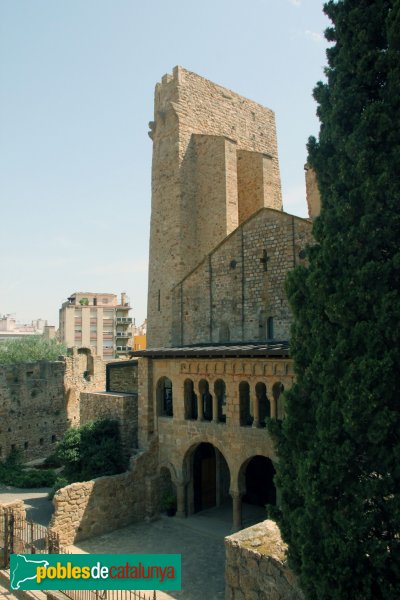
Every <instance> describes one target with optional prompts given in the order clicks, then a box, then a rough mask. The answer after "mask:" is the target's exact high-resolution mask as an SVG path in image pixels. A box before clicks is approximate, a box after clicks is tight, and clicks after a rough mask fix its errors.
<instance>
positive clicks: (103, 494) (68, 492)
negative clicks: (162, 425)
mask: <svg viewBox="0 0 400 600" xmlns="http://www.w3.org/2000/svg"><path fill="white" fill-rule="evenodd" d="M156 473H157V448H156V446H154V445H153V446H151V447H150V448H149V450H147V451H145V452H141V453H139V454H137V455H136V456H134V457H132V458H131V464H130V469H129V471H127V472H125V473H121V474H120V475H113V476H111V477H99V478H98V479H94V480H92V481H87V482H81V483H73V484H71V485H68V486H66V487H64V488H62V489H61V490H59V491H58V492H57V493H56V494H55V496H54V500H53V502H54V506H55V511H54V515H53V517H52V520H51V523H50V531H51V532H52V533H56V534H58V535H59V539H60V543H61V544H62V545H69V544H72V543H74V542H77V541H79V540H84V539H87V538H89V537H92V536H94V535H100V534H102V533H106V532H107V531H112V530H114V529H119V528H121V527H124V526H125V525H129V524H130V523H135V522H138V521H143V519H152V518H153V517H154V516H155V514H156V512H157V508H158V503H157V483H158V477H157V476H156Z"/></svg>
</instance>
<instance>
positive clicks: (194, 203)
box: [134, 67, 312, 529]
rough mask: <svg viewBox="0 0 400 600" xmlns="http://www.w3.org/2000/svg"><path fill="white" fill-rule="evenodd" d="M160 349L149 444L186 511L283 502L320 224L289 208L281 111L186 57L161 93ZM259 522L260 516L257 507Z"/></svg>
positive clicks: (143, 405) (142, 436) (157, 150)
mask: <svg viewBox="0 0 400 600" xmlns="http://www.w3.org/2000/svg"><path fill="white" fill-rule="evenodd" d="M150 129H151V131H150V137H151V138H152V140H153V173H152V214H151V232H150V266H149V295H148V332H147V349H146V350H145V351H142V352H136V353H134V356H135V357H138V358H139V361H138V385H139V390H138V397H139V414H138V419H139V447H140V448H142V449H146V448H149V447H150V446H152V447H154V443H156V444H157V446H158V463H159V470H158V474H159V485H160V486H161V491H160V495H162V494H163V493H168V492H169V491H171V490H175V491H176V495H177V504H178V513H177V514H178V516H186V515H190V514H192V513H194V512H197V511H200V510H204V509H206V508H210V507H213V506H220V505H224V504H226V505H227V506H229V505H232V510H233V515H232V519H233V525H234V528H235V529H238V528H240V527H241V526H242V523H243V515H244V517H245V519H246V514H249V515H250V514H251V510H250V509H251V508H252V507H254V506H257V505H258V506H260V507H262V512H261V513H260V517H261V518H263V515H264V514H265V512H264V508H263V507H264V505H265V504H267V503H272V504H274V503H275V502H276V498H277V490H276V489H275V486H274V483H273V476H274V472H275V469H274V462H275V461H276V456H275V452H274V448H273V444H272V440H271V438H270V436H269V434H268V432H267V429H266V419H268V418H281V417H282V416H283V413H284V406H283V404H282V391H283V390H284V389H288V388H290V386H291V385H292V383H293V379H294V373H293V367H292V363H291V360H290V358H289V344H288V342H289V336H290V324H291V313H290V309H289V306H288V302H287V299H286V295H285V289H284V282H285V278H286V274H287V272H288V271H289V270H290V269H292V268H293V267H295V266H296V265H298V264H301V263H303V262H304V260H305V257H306V253H305V246H306V245H307V243H309V242H310V241H311V239H312V237H311V221H310V220H308V219H301V218H299V217H295V216H292V215H289V214H287V213H285V212H283V210H282V200H281V186H280V177H279V163H278V154H277V143H276V132H275V118H274V113H273V112H272V111H271V110H269V109H267V108H264V107H262V106H260V105H259V104H256V103H255V102H252V101H250V100H247V99H245V98H243V97H241V96H239V95H237V94H235V93H233V92H231V91H230V90H227V89H224V88H222V87H220V86H218V85H215V84H214V83H212V82H210V81H207V80H206V79H203V78H202V77H199V76H198V75H196V74H194V73H190V72H188V71H186V70H185V69H182V68H181V67H175V69H174V70H173V74H172V75H165V76H164V77H163V79H162V82H161V83H159V84H157V86H156V92H155V111H154V121H153V122H151V123H150ZM250 518H251V517H250Z"/></svg>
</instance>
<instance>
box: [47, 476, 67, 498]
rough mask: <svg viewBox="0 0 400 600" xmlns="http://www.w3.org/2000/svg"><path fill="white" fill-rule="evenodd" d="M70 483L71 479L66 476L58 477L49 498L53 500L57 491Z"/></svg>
mask: <svg viewBox="0 0 400 600" xmlns="http://www.w3.org/2000/svg"><path fill="white" fill-rule="evenodd" d="M68 484H69V481H68V479H66V478H65V477H57V479H56V480H55V483H54V485H53V489H52V490H51V492H49V493H48V496H47V497H48V499H49V500H53V498H54V495H55V493H56V492H58V490H60V489H61V488H63V487H65V486H66V485H68Z"/></svg>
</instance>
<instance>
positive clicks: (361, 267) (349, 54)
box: [274, 0, 400, 600]
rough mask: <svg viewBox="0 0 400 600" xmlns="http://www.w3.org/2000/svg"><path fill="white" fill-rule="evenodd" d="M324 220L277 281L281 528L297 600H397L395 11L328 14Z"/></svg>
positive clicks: (364, 8) (353, 7)
mask: <svg viewBox="0 0 400 600" xmlns="http://www.w3.org/2000/svg"><path fill="white" fill-rule="evenodd" d="M325 12H326V13H327V14H328V16H329V17H330V18H331V20H332V22H333V26H332V28H331V29H329V30H328V32H327V37H328V39H329V40H331V41H332V42H334V45H333V46H332V47H331V48H330V49H329V50H328V61H329V67H328V68H327V69H326V75H327V83H325V84H323V83H319V84H318V85H317V88H316V90H315V92H314V95H315V98H316V100H317V102H318V105H319V106H318V115H319V118H320V121H321V129H320V135H319V139H318V141H317V140H315V139H310V141H309V146H308V149H309V162H310V163H311V166H313V167H314V169H315V170H316V173H317V179H318V183H319V187H320V192H321V199H322V211H321V216H320V217H319V218H318V219H317V220H316V222H315V225H314V235H315V239H316V242H317V243H316V245H315V246H313V247H312V248H309V250H308V255H309V261H310V262H309V267H308V268H304V267H301V268H298V269H296V270H295V271H293V272H292V273H291V275H290V277H289V278H288V282H287V291H288V295H289V298H290V302H291V305H292V308H293V311H294V315H295V323H294V327H293V331H292V342H291V352H292V356H293V358H294V360H295V368H296V375H297V383H296V385H295V386H294V387H293V388H292V390H291V391H290V392H289V393H288V394H286V414H287V418H286V419H285V421H284V422H283V424H282V425H280V424H275V427H274V434H275V436H276V439H277V445H278V446H277V447H278V454H279V457H280V462H279V465H278V477H277V483H278V485H279V487H280V489H281V514H280V516H279V522H280V526H281V529H282V533H283V536H284V538H285V540H286V541H287V542H288V543H289V547H290V560H291V564H292V566H293V567H294V568H295V570H296V571H297V572H298V573H299V574H300V581H301V586H302V588H303V590H304V592H305V594H306V597H307V599H313V600H329V599H335V600H347V599H351V600H369V599H374V600H376V599H385V600H391V599H393V600H394V599H395V598H396V599H397V598H399V597H400V537H399V533H400V396H399V391H398V386H399V374H400V294H399V289H400V244H399V242H400V1H399V0H391V1H388V0H386V1H385V0H375V1H374V0H368V1H367V0H342V1H338V2H332V1H331V2H328V3H327V4H326V5H325Z"/></svg>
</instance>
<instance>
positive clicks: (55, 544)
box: [0, 512, 157, 600]
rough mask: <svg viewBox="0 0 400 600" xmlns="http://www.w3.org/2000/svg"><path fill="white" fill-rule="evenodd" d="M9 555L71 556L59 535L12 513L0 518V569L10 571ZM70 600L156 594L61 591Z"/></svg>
mask: <svg viewBox="0 0 400 600" xmlns="http://www.w3.org/2000/svg"><path fill="white" fill-rule="evenodd" d="M11 554H70V552H69V551H68V550H66V549H64V548H62V546H60V543H59V538H58V535H56V534H53V533H52V532H50V531H49V530H48V529H47V527H44V526H43V525H39V524H38V523H34V522H33V521H27V520H26V519H24V518H23V516H21V517H20V516H16V515H15V514H14V513H7V512H6V513H4V514H2V515H0V569H1V568H2V569H9V568H10V555H11ZM60 591H61V592H62V593H63V594H64V595H65V596H66V597H67V598H70V599H71V600H157V595H156V591H155V590H152V591H148V592H146V591H139V590H60Z"/></svg>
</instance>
